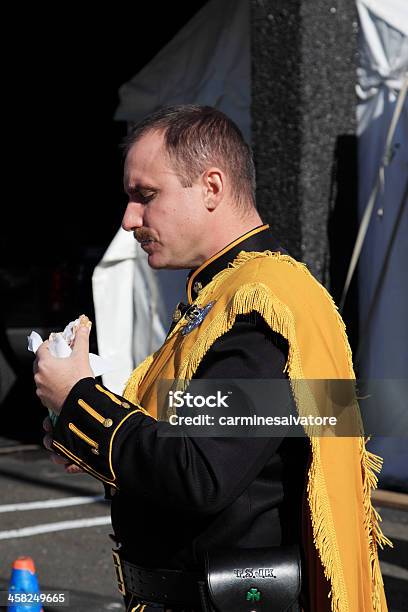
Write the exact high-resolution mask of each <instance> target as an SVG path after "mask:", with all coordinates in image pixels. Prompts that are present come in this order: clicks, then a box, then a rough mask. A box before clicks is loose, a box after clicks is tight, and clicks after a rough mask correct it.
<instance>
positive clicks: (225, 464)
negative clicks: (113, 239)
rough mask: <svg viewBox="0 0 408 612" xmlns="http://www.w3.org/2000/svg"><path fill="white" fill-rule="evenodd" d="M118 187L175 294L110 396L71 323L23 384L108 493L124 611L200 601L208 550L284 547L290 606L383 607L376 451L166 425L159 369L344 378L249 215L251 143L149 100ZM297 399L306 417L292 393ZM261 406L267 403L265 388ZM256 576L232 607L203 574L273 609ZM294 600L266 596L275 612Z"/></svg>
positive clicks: (216, 375) (296, 272)
mask: <svg viewBox="0 0 408 612" xmlns="http://www.w3.org/2000/svg"><path fill="white" fill-rule="evenodd" d="M124 182H125V189H126V192H127V194H128V196H129V202H128V205H127V208H126V211H125V214H124V218H123V223H122V225H123V227H124V229H126V230H128V231H132V232H133V233H134V235H135V238H136V239H137V240H138V241H139V242H140V244H141V246H142V248H143V249H144V250H145V251H146V252H147V254H148V261H149V264H150V265H151V266H152V267H153V268H156V269H158V268H186V269H191V272H190V274H189V276H188V281H187V300H186V304H179V306H178V308H177V309H176V312H175V316H174V322H173V325H172V327H171V329H170V331H169V334H168V337H167V339H166V341H165V343H164V344H163V346H162V347H161V349H159V350H158V351H157V352H156V353H155V354H154V355H152V356H149V357H148V358H147V359H146V360H145V361H144V362H143V363H142V364H141V365H140V366H139V367H138V368H137V369H136V370H135V372H134V373H133V374H132V376H131V378H130V380H129V382H128V385H127V387H126V389H125V391H124V394H123V397H121V396H118V395H117V394H114V393H112V392H111V391H109V389H107V388H105V387H104V386H103V385H100V384H99V383H97V382H96V381H95V379H94V376H93V373H92V370H91V368H90V366H89V359H88V337H89V324H88V323H87V322H86V321H85V320H83V321H82V325H81V326H80V328H79V329H78V331H77V336H76V339H75V345H74V349H73V353H72V355H71V357H70V358H68V359H64V360H58V359H55V358H53V357H52V356H51V355H50V354H49V351H48V349H47V343H46V342H45V343H44V344H43V346H42V347H40V349H39V351H38V353H37V359H36V363H35V372H36V373H35V382H36V385H37V394H38V396H39V397H40V399H41V401H42V402H43V404H44V405H45V406H46V407H47V408H49V409H51V410H52V411H53V412H54V413H55V414H56V415H58V420H57V424H56V427H55V429H54V431H53V432H52V438H51V437H50V436H49V437H48V439H47V441H46V444H47V445H48V447H49V448H50V449H52V450H53V451H55V452H57V453H58V454H59V455H60V456H62V457H64V460H65V461H66V462H67V463H69V464H70V465H74V466H78V467H79V468H81V469H82V470H85V471H86V472H88V473H89V474H91V475H92V476H94V477H95V478H97V479H99V480H101V481H102V482H103V483H104V485H105V489H106V492H107V495H108V496H109V497H111V499H112V524H113V529H114V538H115V541H116V543H117V546H118V549H117V551H118V552H117V553H115V564H116V566H117V572H118V578H119V586H120V590H121V592H123V594H124V595H125V601H126V605H127V609H129V610H139V611H141V610H143V609H144V610H146V611H147V610H149V609H150V607H152V609H154V606H157V605H160V606H162V609H171V610H181V609H183V610H201V609H203V610H204V609H206V608H205V606H206V605H207V603H206V602H208V591H206V593H207V594H206V595H203V589H204V587H203V580H204V565H205V559H206V558H207V557H210V558H212V557H214V558H215V559H217V555H218V551H222V550H224V551H225V550H230V551H235V550H238V551H249V550H252V551H253V550H257V549H261V548H263V549H270V550H272V549H273V550H275V551H276V550H279V549H282V551H283V550H284V547H287V546H289V545H295V546H297V547H298V548H299V550H300V553H301V560H302V570H303V584H302V592H301V595H300V598H299V602H300V604H301V606H302V607H303V609H304V610H310V611H312V610H313V611H314V610H319V611H324V610H330V609H331V610H339V611H340V610H341V611H343V610H350V611H351V610H353V611H354V610H356V611H357V610H359V611H360V610H361V611H371V610H374V609H375V610H381V611H384V610H386V609H387V608H386V603H385V597H384V592H383V585H382V579H381V573H380V570H379V564H378V556H377V543H378V542H379V543H380V544H381V543H382V542H384V541H386V539H385V538H384V537H383V536H382V534H381V531H380V530H379V528H378V523H377V518H376V515H375V513H374V511H373V509H372V507H371V501H370V489H371V486H372V485H373V483H374V480H375V475H374V474H373V473H372V469H373V468H374V469H376V468H377V469H378V467H379V460H378V459H377V458H375V457H373V456H371V455H370V454H369V453H368V452H367V451H366V449H365V445H364V439H363V438H359V437H358V438H334V439H333V438H331V439H329V440H328V439H323V438H321V439H320V438H318V437H314V436H313V437H310V439H307V438H292V439H289V438H283V437H282V438H279V437H252V436H245V437H216V436H214V437H210V436H202V437H201V436H197V437H195V436H188V435H179V436H169V435H166V434H168V433H169V428H171V425H170V424H169V423H168V422H166V420H165V417H164V416H163V406H161V405H160V402H159V401H158V384H159V382H160V380H168V379H172V380H181V381H191V380H193V379H226V378H229V379H248V378H252V379H280V378H285V377H288V378H289V379H290V380H291V382H292V383H294V381H296V380H297V379H304V378H305V379H332V378H333V379H337V378H339V379H342V378H345V379H352V378H353V376H354V375H353V371H352V365H351V359H350V352H349V348H348V343H347V339H346V336H345V334H344V329H343V327H342V322H341V320H340V317H339V315H338V313H337V311H336V309H335V307H334V305H333V303H332V301H331V299H330V296H328V294H327V293H326V292H325V290H324V289H323V288H322V287H321V286H320V285H319V283H317V281H316V280H315V279H313V278H312V277H311V275H310V274H309V273H308V272H307V270H306V268H305V267H304V266H303V265H302V264H299V263H298V262H296V261H295V260H293V259H292V258H291V257H289V256H288V255H287V254H285V253H284V252H283V251H282V249H281V248H280V247H279V244H278V243H277V242H276V241H275V239H274V237H273V236H272V234H271V232H270V230H269V227H268V226H267V225H264V224H263V222H262V220H261V218H260V216H259V214H258V212H257V210H256V206H255V193H254V192H255V173H254V166H253V161H252V156H251V151H250V149H249V147H248V146H247V145H246V143H245V142H244V140H243V138H242V135H241V133H240V131H239V129H238V128H237V127H236V125H235V124H234V123H233V122H232V121H231V120H229V119H228V118H227V117H226V116H225V115H224V114H223V113H221V112H219V111H217V110H215V109H213V108H210V107H200V106H180V107H171V108H168V109H163V110H161V111H158V112H157V113H155V114H154V115H151V116H150V117H148V118H147V119H146V120H145V121H143V122H142V123H141V124H139V126H137V128H136V129H135V131H134V132H133V134H132V136H131V138H130V140H129V143H128V146H127V154H126V162H125V178H124ZM294 400H295V404H296V408H297V410H298V412H299V414H306V406H305V405H304V401H303V399H302V396H301V393H300V392H296V391H295V392H294ZM243 401H244V400H243ZM270 411H271V414H274V413H275V414H276V412H279V410H278V408H277V406H274V401H273V398H272V399H271V406H270ZM345 464H346V465H347V469H346V470H344V465H345ZM73 469H75V468H73ZM345 472H346V474H345ZM346 540H347V541H346ZM285 550H286V549H285ZM254 554H255V553H254ZM275 558H276V559H277V563H278V564H279V562H280V560H279V557H275ZM285 559H286V557H285ZM249 561H250V559H248V562H249ZM285 562H286V561H285ZM287 562H288V563H291V560H290V559H289V560H288V561H287ZM282 563H283V561H282ZM246 567H248V566H246ZM277 567H278V565H277ZM288 567H289V566H288ZM233 569H234V568H230V567H228V568H227V570H228V571H233ZM235 570H236V568H235ZM271 572H272V570H271ZM236 575H237V578H238V580H237V582H236V584H235V583H234V585H233V587H230V585H227V586H225V585H223V587H222V588H224V586H225V588H232V591H230V592H231V593H232V595H231V597H232V599H234V597H235V592H236V591H239V590H240V589H241V591H242V587H240V585H239V578H240V576H239V573H238V574H236ZM272 576H273V578H276V576H274V575H273V572H272ZM241 577H242V576H241ZM258 578H259V577H258ZM260 580H261V582H259V580H258V582H257V581H256V580H255V582H254V584H252V588H251V589H249V590H246V591H245V592H243V593H241V594H239V597H241V600H240V601H241V603H238V604H237V606H236V607H234V606H233V605H232V604H231V603H230V604H228V603H227V604H226V603H225V600H222V601H223V603H222V604H220V603H219V601H221V600H217V597H218V595H217V593H216V592H215V591H216V588H215V587H214V592H213V596H214V598H213V600H212V603H211V604H209V603H208V605H209V606H210V605H213V606H214V607H215V608H216V609H219V610H224V609H225V610H229V609H231V610H232V609H236V610H238V609H242V610H253V609H257V610H258V609H262V610H268V609H272V605H271V603H270V602H268V601H267V596H265V593H266V594H267V593H269V585H270V584H272V582H273V580H272V581H271V580H269V581H267V582H262V580H263V576H262V579H260ZM282 580H283V583H284V580H285V579H284V578H283V579H282ZM288 580H289V579H288ZM278 582H279V585H280V584H281V578H280V576H279V580H278V581H276V582H275V586H273V587H271V588H272V590H273V589H276V588H277V587H276V584H277V583H278ZM245 584H247V582H245ZM285 588H286V589H288V588H289V587H288V584H287V585H286V586H285V584H283V586H282V590H281V591H280V594H279V593H278V591H274V592H275V593H277V595H276V597H278V598H279V597H281V596H282V593H283V592H284V591H285ZM204 590H205V589H204ZM289 590H290V589H289ZM329 591H330V592H329ZM288 592H289V591H288ZM221 598H222V594H221ZM232 599H231V601H232ZM296 599H297V597H296ZM237 601H238V600H237ZM276 601H277V600H276ZM166 602H167V603H166ZM242 602H245V603H242ZM275 603H276V602H275ZM292 604H295V602H294V600H293V598H292V600H286V601H285V600H284V598H283V599H282V600H280V605H281V606H282V610H283V609H287V607H288V605H292ZM239 606H241V607H239ZM245 606H246V607H245ZM255 606H257V607H256V608H255ZM208 609H210V608H208ZM276 609H278V608H276ZM279 609H280V608H279Z"/></svg>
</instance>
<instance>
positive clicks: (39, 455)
mask: <svg viewBox="0 0 408 612" xmlns="http://www.w3.org/2000/svg"><path fill="white" fill-rule="evenodd" d="M10 444H11V442H10V440H4V439H3V440H1V439H0V490H1V498H0V590H2V589H6V588H7V585H8V581H9V577H10V571H11V565H12V562H13V560H14V559H15V558H16V557H18V556H19V555H29V556H31V557H33V559H34V561H35V563H36V567H37V572H38V577H39V581H40V586H41V588H42V590H52V591H58V590H62V591H69V594H70V606H69V607H68V608H67V607H64V608H62V607H59V608H57V607H54V608H53V607H47V608H46V612H50V611H51V610H60V611H61V612H62V611H65V610H66V611H71V610H72V611H75V612H96V611H98V612H101V611H103V610H118V611H119V610H123V609H124V608H123V606H122V601H121V598H120V595H119V594H118V592H117V590H116V582H115V577H114V571H113V567H112V563H111V556H110V550H111V546H110V539H109V537H108V533H109V532H110V531H111V529H110V526H109V524H102V525H93V526H86V527H84V526H79V525H78V524H77V526H76V528H75V529H66V528H64V529H63V530H61V531H55V532H52V531H48V533H39V534H38V533H37V534H33V533H31V532H30V533H31V535H28V536H25V537H16V536H17V535H21V531H20V532H17V533H5V532H10V531H12V530H21V529H23V528H26V527H33V526H38V525H48V527H44V529H47V530H50V529H52V526H50V524H52V523H59V522H62V521H82V523H81V524H83V521H84V520H85V519H90V520H91V521H95V520H98V519H99V517H102V518H101V519H100V520H102V521H106V520H108V519H107V518H106V517H108V516H109V503H108V502H105V501H102V500H100V501H97V502H94V503H87V504H83V505H78V504H76V505H72V506H63V507H58V508H46V507H43V508H36V509H29V510H28V509H25V510H16V509H14V510H13V511H11V510H9V511H7V512H4V511H3V510H4V506H5V505H10V504H20V503H27V502H33V501H42V502H45V501H47V500H64V503H67V498H78V497H83V496H92V497H95V496H100V495H102V493H103V490H102V486H101V485H100V484H99V483H98V482H97V481H95V480H94V479H92V478H91V477H89V476H87V475H86V474H79V475H76V476H70V475H68V474H65V473H64V472H63V471H62V470H61V469H60V468H59V467H58V466H55V465H54V464H52V463H51V462H50V461H49V459H48V456H47V453H46V451H43V450H41V449H37V450H22V451H20V452H13V453H9V452H6V453H5V452H4V450H5V446H6V445H7V446H8V445H10ZM25 448H26V449H27V448H28V447H25ZM6 509H7V508H6ZM381 515H382V517H383V528H384V531H385V533H386V534H387V535H388V536H389V537H390V538H391V539H392V540H393V541H394V545H395V548H394V550H386V551H384V552H383V553H382V554H381V558H382V568H383V575H384V581H385V585H386V593H387V598H388V603H389V609H390V612H404V611H407V610H408V513H404V512H402V511H395V510H389V509H382V510H381Z"/></svg>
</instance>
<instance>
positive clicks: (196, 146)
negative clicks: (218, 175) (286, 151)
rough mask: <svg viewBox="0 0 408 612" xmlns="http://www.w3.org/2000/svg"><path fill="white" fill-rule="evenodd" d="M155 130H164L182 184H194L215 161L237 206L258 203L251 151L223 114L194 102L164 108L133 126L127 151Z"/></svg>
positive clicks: (237, 129)
mask: <svg viewBox="0 0 408 612" xmlns="http://www.w3.org/2000/svg"><path fill="white" fill-rule="evenodd" d="M152 130H157V131H161V130H162V131H163V132H164V143H165V148H166V151H167V153H168V155H169V158H170V161H171V164H172V166H173V168H174V169H175V171H176V172H177V174H178V176H179V178H180V182H181V184H182V185H183V187H191V186H192V184H193V183H194V181H195V179H196V178H197V177H198V176H199V175H200V174H201V173H202V172H204V171H205V169H206V168H208V167H209V166H210V165H212V164H214V165H217V166H219V167H220V168H221V170H224V172H225V173H226V174H227V176H228V177H229V179H230V181H231V191H232V194H233V196H234V197H235V199H236V202H237V205H241V206H242V207H243V206H244V205H245V204H247V203H248V202H249V203H251V204H252V205H253V206H255V186H256V183H255V167H254V162H253V158H252V151H251V148H250V147H249V145H247V143H246V142H245V140H244V138H243V136H242V133H241V130H240V129H239V128H238V126H237V125H236V124H235V123H234V122H233V121H232V120H231V119H229V117H227V116H226V115H224V113H222V112H221V111H219V110H217V109H215V108H213V107H211V106H198V105H193V104H186V105H179V106H168V107H166V108H162V109H160V110H158V111H156V112H154V113H152V114H151V115H148V116H147V117H146V118H145V119H143V120H142V121H141V122H140V123H138V124H137V125H135V126H134V128H133V130H132V132H131V133H130V135H129V136H128V137H127V139H126V142H125V153H126V154H127V153H128V151H129V149H130V148H131V147H132V146H133V145H134V144H135V143H136V142H137V141H138V140H139V139H140V138H141V137H142V136H143V135H144V134H146V133H147V132H150V131H152ZM241 206H240V207H241Z"/></svg>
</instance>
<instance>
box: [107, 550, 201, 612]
mask: <svg viewBox="0 0 408 612" xmlns="http://www.w3.org/2000/svg"><path fill="white" fill-rule="evenodd" d="M112 554H113V563H114V565H115V569H116V577H117V581H118V588H119V591H120V593H122V595H125V594H126V593H130V594H131V595H134V596H135V597H138V598H139V599H141V600H142V601H146V602H154V603H159V604H168V605H173V606H175V605H177V606H198V605H200V591H201V590H202V589H204V577H203V576H202V575H200V574H198V573H197V574H194V573H190V572H184V571H180V570H160V569H157V570H150V569H146V568H144V567H139V566H138V565H134V564H133V563H130V562H129V561H125V560H124V559H121V558H120V557H119V555H118V553H117V552H116V551H112Z"/></svg>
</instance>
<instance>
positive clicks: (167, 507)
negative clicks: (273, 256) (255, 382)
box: [54, 226, 308, 570]
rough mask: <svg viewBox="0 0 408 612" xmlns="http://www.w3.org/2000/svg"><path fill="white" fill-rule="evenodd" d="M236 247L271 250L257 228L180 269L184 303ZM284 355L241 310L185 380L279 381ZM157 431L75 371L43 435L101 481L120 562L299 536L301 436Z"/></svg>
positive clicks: (178, 563) (265, 233) (156, 563)
mask: <svg viewBox="0 0 408 612" xmlns="http://www.w3.org/2000/svg"><path fill="white" fill-rule="evenodd" d="M241 250H245V251H264V250H272V251H274V250H275V251H276V250H282V249H279V247H278V245H277V244H276V242H275V241H274V239H273V238H272V235H271V233H270V231H269V229H268V226H262V227H260V228H257V231H256V232H254V231H252V232H248V233H247V234H245V235H244V236H243V237H241V239H240V240H238V241H235V242H234V243H232V244H231V245H229V246H228V247H227V248H226V249H223V250H222V251H220V253H219V254H218V255H215V256H214V257H212V258H211V259H210V260H209V261H208V262H206V263H205V264H203V265H202V266H200V268H198V269H197V270H195V271H193V272H191V273H190V276H189V279H188V284H187V295H188V297H189V302H191V300H194V299H195V297H196V291H198V290H199V289H200V284H201V286H205V284H207V283H208V282H209V281H210V280H211V279H212V277H213V276H214V275H215V274H217V273H218V272H219V271H220V270H222V269H224V268H225V267H226V266H227V265H228V263H229V262H231V261H232V260H233V259H234V258H235V257H236V256H237V254H238V253H239V252H240V251H241ZM187 306H188V305H187ZM185 308H186V307H185V306H184V307H183V306H181V310H182V311H183V309H185ZM286 358H287V345H286V341H285V340H284V339H283V338H282V337H281V336H279V335H278V334H275V333H273V332H271V330H270V329H269V328H268V327H267V325H266V324H265V323H264V322H263V320H262V319H260V318H259V317H258V316H256V315H255V314H252V315H250V316H248V317H239V318H238V320H236V322H235V324H234V326H233V327H232V329H231V330H230V331H229V332H228V333H226V334H225V335H224V336H222V337H221V338H220V339H218V340H217V341H216V342H215V343H214V344H213V346H212V348H211V349H210V350H209V352H208V353H207V355H206V356H205V358H204V359H203V361H202V362H201V364H200V366H199V369H198V371H197V372H196V374H195V377H196V378H224V379H225V378H228V377H230V378H284V377H285V374H284V373H283V370H284V367H285V363H286ZM166 427H169V424H168V423H165V422H156V421H155V420H154V419H152V418H151V417H149V416H147V415H146V414H144V413H143V412H142V411H140V410H137V407H136V406H133V405H131V404H130V402H128V401H127V400H124V398H122V397H120V396H118V395H116V394H113V393H112V392H110V391H109V390H107V389H106V388H105V387H103V386H102V385H99V384H98V383H96V381H95V380H94V379H93V378H86V379H83V380H81V381H79V382H78V383H77V384H76V385H75V386H74V387H73V389H72V390H71V392H70V393H69V395H68V397H67V399H66V401H65V403H64V406H63V408H62V412H61V415H60V417H59V419H58V422H57V425H56V428H55V431H54V443H55V448H56V450H57V452H60V453H61V454H63V455H65V456H67V457H69V458H71V459H72V460H73V461H74V462H75V463H77V464H78V465H81V466H82V467H84V468H85V469H86V470H87V471H88V472H89V473H91V474H93V475H94V476H96V477H97V478H99V479H100V480H102V481H103V482H104V483H105V488H106V491H107V493H108V495H109V494H110V495H111V497H112V524H113V529H114V533H115V537H116V540H117V541H118V542H119V543H120V544H121V550H122V556H123V558H125V559H127V560H129V561H132V562H134V563H136V564H138V565H142V566H145V567H159V568H160V567H161V568H180V569H191V570H192V569H194V570H195V569H198V568H199V567H201V566H202V560H203V553H204V551H205V550H212V549H216V548H219V547H242V548H248V547H258V546H269V545H270V546H278V545H280V544H281V543H293V542H298V541H300V521H301V499H302V494H303V490H304V486H305V473H306V470H307V463H308V442H307V440H306V439H305V438H284V439H283V438H278V437H257V438H256V437H255V438H254V437H245V438H238V437H223V438H220V437H212V438H211V437H188V436H186V437H162V436H160V435H159V432H160V430H161V429H162V431H163V428H166ZM114 432H115V433H114ZM113 433H114V436H113Z"/></svg>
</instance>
